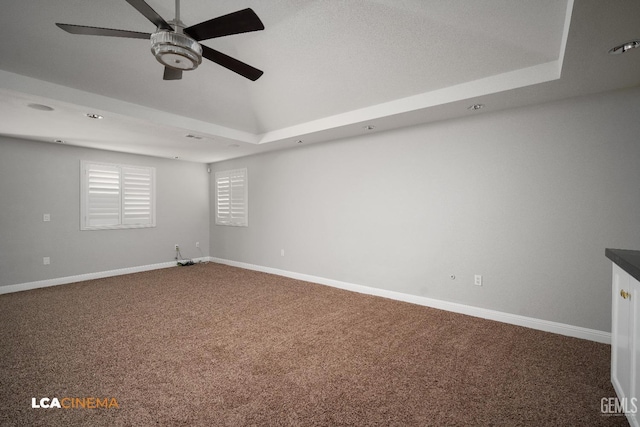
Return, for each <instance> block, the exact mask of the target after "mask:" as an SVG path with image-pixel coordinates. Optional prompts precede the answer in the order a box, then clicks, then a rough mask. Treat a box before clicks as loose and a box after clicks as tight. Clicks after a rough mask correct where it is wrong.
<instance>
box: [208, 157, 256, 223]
mask: <svg viewBox="0 0 640 427" xmlns="http://www.w3.org/2000/svg"><path fill="white" fill-rule="evenodd" d="M215 177H216V224H217V225H235V226H240V227H247V226H248V225H249V219H248V198H247V194H248V191H247V185H248V183H247V181H248V177H247V169H235V170H231V171H223V172H216V175H215Z"/></svg>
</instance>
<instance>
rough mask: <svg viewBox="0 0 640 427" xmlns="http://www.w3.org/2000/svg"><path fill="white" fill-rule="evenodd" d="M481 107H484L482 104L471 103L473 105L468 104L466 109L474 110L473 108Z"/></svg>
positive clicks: (478, 108) (479, 108)
mask: <svg viewBox="0 0 640 427" xmlns="http://www.w3.org/2000/svg"><path fill="white" fill-rule="evenodd" d="M483 108H484V104H473V105H469V106H468V107H467V110H472V111H475V110H481V109H483Z"/></svg>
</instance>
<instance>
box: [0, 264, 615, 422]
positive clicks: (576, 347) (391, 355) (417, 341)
mask: <svg viewBox="0 0 640 427" xmlns="http://www.w3.org/2000/svg"><path fill="white" fill-rule="evenodd" d="M609 364H610V347H609V346H607V345H603V344H598V343H594V342H590V341H585V340H580V339H575V338H568V337H564V336H559V335H555V334H550V333H545V332H539V331H535V330H531V329H526V328H522V327H518V326H512V325H507V324H502V323H498V322H493V321H489V320H483V319H478V318H474V317H469V316H464V315H460V314H454V313H449V312H445V311H441V310H436V309H431V308H427V307H422V306H417V305H412V304H408V303H403V302H398V301H392V300H388V299H384V298H379V297H373V296H368V295H361V294H357V293H352V292H347V291H343V290H339V289H333V288H330V287H326V286H322V285H316V284H311V283H306V282H300V281H296V280H293V279H287V278H283V277H279V276H273V275H268V274H264V273H258V272H253V271H247V270H242V269H238V268H233V267H228V266H223V265H219V264H213V263H208V264H199V265H195V266H192V267H184V268H170V269H163V270H156V271H150V272H145V273H138V274H131V275H126V276H118V277H112V278H106V279H99V280H91V281H87V282H82V283H75V284H70V285H63V286H56V287H50V288H43V289H37V290H32V291H27V292H19V293H14V294H6V295H0V425H2V426H27V425H28V426H36V425H47V426H74V425H86V426H107V425H108V426H112V425H115V426H129V425H131V426H144V425H163V426H164V425H167V426H172V425H185V426H186V425H197V426H246V425H251V426H280V425H282V426H344V425H349V426H491V425H493V426H521V425H522V426H599V425H603V426H609V425H627V422H626V420H625V419H624V417H621V416H605V415H602V413H601V399H602V398H609V397H614V396H615V393H614V391H613V388H612V386H611V384H610V376H609V369H610V368H609V366H610V365H609ZM43 397H48V398H50V399H53V398H54V397H55V398H57V399H58V401H59V402H61V404H64V405H66V406H70V405H71V403H70V402H77V401H76V400H69V398H80V399H81V402H83V403H84V404H85V405H88V406H96V404H97V405H98V406H104V405H105V403H108V404H111V405H112V407H111V408H104V407H98V408H84V409H82V408H69V409H65V408H61V409H57V408H54V409H44V408H32V398H36V403H37V404H38V405H39V402H40V398H43ZM65 398H66V399H67V400H64V399H65ZM92 399H93V400H92ZM96 399H97V400H96ZM105 399H108V400H105ZM114 401H115V402H116V404H117V406H118V407H115V405H113V402H114ZM96 402H97V403H96ZM45 403H46V402H45ZM77 404H79V403H74V405H76V406H77Z"/></svg>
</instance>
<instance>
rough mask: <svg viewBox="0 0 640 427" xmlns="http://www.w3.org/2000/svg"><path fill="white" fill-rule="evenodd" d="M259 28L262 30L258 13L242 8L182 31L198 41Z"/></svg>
mask: <svg viewBox="0 0 640 427" xmlns="http://www.w3.org/2000/svg"><path fill="white" fill-rule="evenodd" d="M260 30H264V25H263V24H262V21H260V18H258V15H256V13H255V12H254V11H253V10H251V9H243V10H239V11H237V12H233V13H230V14H228V15H224V16H219V17H217V18H213V19H210V20H208V21H205V22H201V23H199V24H196V25H193V26H191V27H189V28H185V29H184V32H185V33H187V34H188V35H190V36H191V37H192V38H193V39H195V40H198V41H199V40H207V39H212V38H215V37H223V36H229V35H231V34H240V33H248V32H250V31H260Z"/></svg>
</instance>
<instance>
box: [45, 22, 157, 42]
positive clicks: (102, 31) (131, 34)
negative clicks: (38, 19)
mask: <svg viewBox="0 0 640 427" xmlns="http://www.w3.org/2000/svg"><path fill="white" fill-rule="evenodd" d="M56 25H57V26H58V27H59V28H62V29H63V30H65V31H66V32H67V33H71V34H83V35H88V36H108V37H126V38H131V39H149V38H150V37H151V34H149V33H140V32H138V31H126V30H115V29H113V28H100V27H87V26H85V25H71V24H58V23H56Z"/></svg>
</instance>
